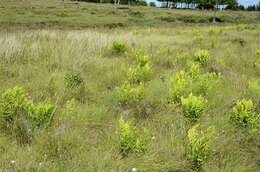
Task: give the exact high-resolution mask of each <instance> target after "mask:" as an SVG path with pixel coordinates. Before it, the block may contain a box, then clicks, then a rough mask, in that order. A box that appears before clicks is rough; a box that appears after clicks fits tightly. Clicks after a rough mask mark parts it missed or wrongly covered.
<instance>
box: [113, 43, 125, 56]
mask: <svg viewBox="0 0 260 172" xmlns="http://www.w3.org/2000/svg"><path fill="white" fill-rule="evenodd" d="M127 49H128V48H127V45H126V44H125V43H124V42H122V41H114V42H113V44H112V47H111V50H112V53H113V54H119V55H120V54H121V55H122V54H124V53H126V51H127Z"/></svg>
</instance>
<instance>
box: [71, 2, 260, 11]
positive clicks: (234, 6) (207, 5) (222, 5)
mask: <svg viewBox="0 0 260 172" xmlns="http://www.w3.org/2000/svg"><path fill="white" fill-rule="evenodd" d="M76 1H84V2H93V3H112V4H122V5H139V6H147V5H149V6H151V7H156V4H155V2H150V3H149V4H147V2H146V1H145V0H76ZM158 1H159V2H162V6H161V7H163V8H181V9H194V8H198V9H213V10H214V9H215V10H216V9H227V10H247V11H260V1H259V3H258V4H257V5H249V6H248V7H245V6H243V5H239V4H238V2H237V0H158Z"/></svg>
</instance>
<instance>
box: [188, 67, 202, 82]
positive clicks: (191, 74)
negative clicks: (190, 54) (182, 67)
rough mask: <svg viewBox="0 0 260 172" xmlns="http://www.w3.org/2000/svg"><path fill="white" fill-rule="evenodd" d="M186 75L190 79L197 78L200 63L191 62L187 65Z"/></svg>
mask: <svg viewBox="0 0 260 172" xmlns="http://www.w3.org/2000/svg"><path fill="white" fill-rule="evenodd" d="M188 76H189V77H190V78H191V79H195V80H196V79H198V78H199V77H200V65H199V64H197V63H192V64H191V65H190V66H189V71H188Z"/></svg>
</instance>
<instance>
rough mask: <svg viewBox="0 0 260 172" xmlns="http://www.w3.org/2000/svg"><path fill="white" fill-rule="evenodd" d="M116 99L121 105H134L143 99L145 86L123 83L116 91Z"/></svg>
mask: <svg viewBox="0 0 260 172" xmlns="http://www.w3.org/2000/svg"><path fill="white" fill-rule="evenodd" d="M117 97H118V101H119V103H120V104H121V105H136V104H138V103H140V102H141V101H142V100H143V99H144V97H145V86H144V84H143V83H140V84H139V85H134V84H131V83H129V82H125V83H124V84H123V85H122V86H121V87H119V88H118V89H117Z"/></svg>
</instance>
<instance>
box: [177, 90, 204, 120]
mask: <svg viewBox="0 0 260 172" xmlns="http://www.w3.org/2000/svg"><path fill="white" fill-rule="evenodd" d="M206 104H207V100H206V99H204V98H203V97H201V96H199V97H197V96H193V95H192V93H191V94H189V96H188V97H186V98H184V97H182V98H181V106H182V111H183V114H184V116H185V117H186V118H188V119H189V120H190V121H192V122H196V121H197V120H198V119H199V118H200V117H201V115H202V114H203V112H204V110H205V108H206Z"/></svg>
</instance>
